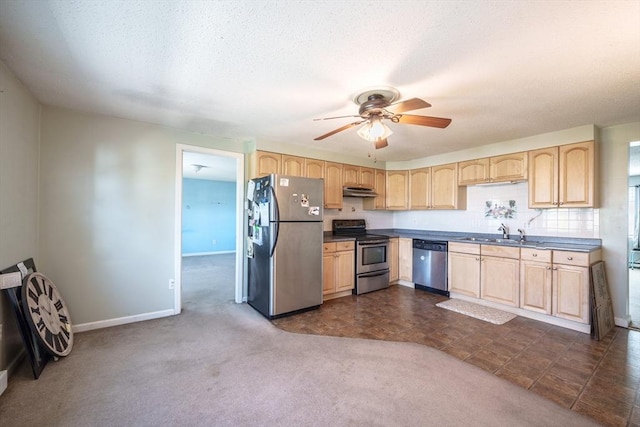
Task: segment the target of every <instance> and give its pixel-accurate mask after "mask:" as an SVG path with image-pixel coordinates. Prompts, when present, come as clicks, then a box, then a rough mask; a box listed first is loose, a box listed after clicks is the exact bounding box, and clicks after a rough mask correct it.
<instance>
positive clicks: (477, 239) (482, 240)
mask: <svg viewBox="0 0 640 427" xmlns="http://www.w3.org/2000/svg"><path fill="white" fill-rule="evenodd" d="M460 240H466V241H468V242H494V241H495V240H496V239H485V238H482V237H462V238H460Z"/></svg>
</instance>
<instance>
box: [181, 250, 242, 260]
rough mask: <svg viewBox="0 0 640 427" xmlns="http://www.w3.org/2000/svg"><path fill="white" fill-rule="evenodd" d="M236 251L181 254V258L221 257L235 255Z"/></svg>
mask: <svg viewBox="0 0 640 427" xmlns="http://www.w3.org/2000/svg"><path fill="white" fill-rule="evenodd" d="M235 253H236V251H218V252H194V253H192V254H182V257H183V258H184V257H189V256H203V255H222V254H235Z"/></svg>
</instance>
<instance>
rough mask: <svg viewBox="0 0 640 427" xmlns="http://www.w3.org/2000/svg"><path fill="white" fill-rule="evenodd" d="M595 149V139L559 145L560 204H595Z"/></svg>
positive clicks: (566, 205) (563, 205) (568, 205)
mask: <svg viewBox="0 0 640 427" xmlns="http://www.w3.org/2000/svg"><path fill="white" fill-rule="evenodd" d="M594 149H595V145H594V142H593V141H586V142H580V143H577V144H569V145H561V146H560V147H559V158H560V160H559V204H560V206H561V207H565V208H570V207H578V208H579V207H592V206H594V198H595V186H594V182H595V177H594V175H595V155H594V154H595V153H594Z"/></svg>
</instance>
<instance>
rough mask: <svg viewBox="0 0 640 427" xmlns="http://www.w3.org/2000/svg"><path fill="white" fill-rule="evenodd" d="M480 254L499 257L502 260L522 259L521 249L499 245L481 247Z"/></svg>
mask: <svg viewBox="0 0 640 427" xmlns="http://www.w3.org/2000/svg"><path fill="white" fill-rule="evenodd" d="M480 253H482V255H487V256H497V257H501V258H513V259H519V258H520V248H512V247H509V246H498V245H480Z"/></svg>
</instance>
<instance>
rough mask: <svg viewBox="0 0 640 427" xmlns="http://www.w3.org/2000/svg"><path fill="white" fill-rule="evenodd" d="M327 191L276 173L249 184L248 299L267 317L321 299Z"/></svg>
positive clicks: (306, 307)
mask: <svg viewBox="0 0 640 427" xmlns="http://www.w3.org/2000/svg"><path fill="white" fill-rule="evenodd" d="M323 191H324V185H323V181H322V180H320V179H312V178H301V177H293V176H284V175H275V174H272V175H268V176H265V177H262V178H256V179H253V180H251V181H250V182H249V184H248V188H247V198H248V203H247V208H248V215H247V217H248V221H249V223H248V239H247V257H248V275H249V277H248V285H249V289H248V299H247V301H248V303H249V305H251V306H252V307H253V308H255V309H256V310H258V311H259V312H260V313H262V314H263V315H264V316H265V317H267V318H269V319H274V318H277V317H281V316H284V315H287V314H292V313H295V312H299V311H304V310H309V309H313V308H317V307H318V306H319V305H320V304H322V243H323V235H322V234H323V231H322V230H323V226H322V214H323V211H322V203H323Z"/></svg>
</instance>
